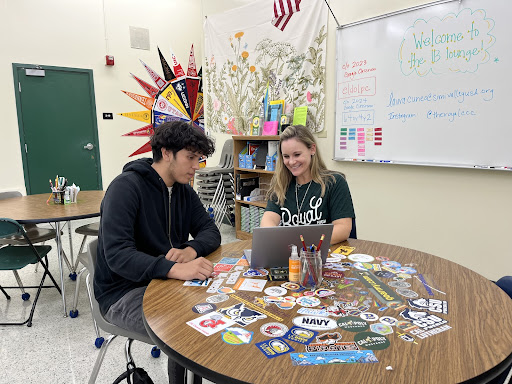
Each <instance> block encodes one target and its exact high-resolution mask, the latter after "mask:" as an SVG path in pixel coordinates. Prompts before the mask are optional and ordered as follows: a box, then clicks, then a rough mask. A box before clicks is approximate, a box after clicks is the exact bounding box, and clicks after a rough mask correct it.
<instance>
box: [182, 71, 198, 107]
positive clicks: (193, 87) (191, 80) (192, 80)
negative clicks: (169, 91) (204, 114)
mask: <svg viewBox="0 0 512 384" xmlns="http://www.w3.org/2000/svg"><path fill="white" fill-rule="evenodd" d="M185 83H186V84H187V93H188V100H189V101H190V111H191V112H193V111H194V110H195V107H196V99H197V90H198V89H199V78H198V77H188V76H187V77H186V78H185Z"/></svg>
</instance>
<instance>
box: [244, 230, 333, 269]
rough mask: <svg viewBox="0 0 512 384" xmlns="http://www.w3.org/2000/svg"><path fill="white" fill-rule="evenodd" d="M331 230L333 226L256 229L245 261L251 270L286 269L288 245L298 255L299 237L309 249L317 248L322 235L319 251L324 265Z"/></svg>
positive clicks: (288, 255)
mask: <svg viewBox="0 0 512 384" xmlns="http://www.w3.org/2000/svg"><path fill="white" fill-rule="evenodd" d="M332 228H333V224H314V225H298V226H293V227H265V228H256V229H254V232H253V234H252V250H251V252H246V257H247V260H248V261H249V264H250V266H251V268H270V267H288V259H289V258H290V253H291V247H290V244H295V245H296V246H297V251H298V252H299V254H300V250H301V249H302V243H301V241H300V235H302V236H303V237H304V242H305V243H306V245H307V246H308V247H309V246H311V244H315V245H316V246H318V243H319V242H320V237H321V236H322V235H323V234H324V235H325V238H324V241H323V242H322V245H321V251H322V262H323V263H325V259H326V258H327V253H328V251H329V246H330V244H331V236H332Z"/></svg>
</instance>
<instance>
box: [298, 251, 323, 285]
mask: <svg viewBox="0 0 512 384" xmlns="http://www.w3.org/2000/svg"><path fill="white" fill-rule="evenodd" d="M321 283H322V254H321V253H320V251H312V252H310V251H304V250H301V251H300V285H302V286H303V287H304V288H306V289H312V290H315V289H317V288H319V287H320V284H321Z"/></svg>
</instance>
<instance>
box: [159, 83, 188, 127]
mask: <svg viewBox="0 0 512 384" xmlns="http://www.w3.org/2000/svg"><path fill="white" fill-rule="evenodd" d="M170 88H172V87H170ZM172 90H173V91H174V88H172ZM173 93H174V94H175V92H173ZM176 97H177V96H176ZM173 102H175V101H174V100H173ZM173 102H171V101H169V100H167V99H166V98H165V97H164V96H162V95H160V96H159V97H158V99H157V101H156V104H155V107H154V111H155V112H162V113H165V114H167V115H173V116H176V117H179V118H181V119H184V120H189V119H190V118H189V116H187V115H186V114H184V113H183V112H182V111H181V110H179V109H178V108H177V107H176V106H175V105H173ZM176 102H178V103H180V104H181V101H179V99H177V100H176Z"/></svg>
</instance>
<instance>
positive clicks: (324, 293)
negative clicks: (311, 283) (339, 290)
mask: <svg viewBox="0 0 512 384" xmlns="http://www.w3.org/2000/svg"><path fill="white" fill-rule="evenodd" d="M315 293H316V295H317V296H318V297H326V296H332V295H334V294H336V292H334V291H333V290H331V289H325V288H320V289H317V290H316V291H315Z"/></svg>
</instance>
